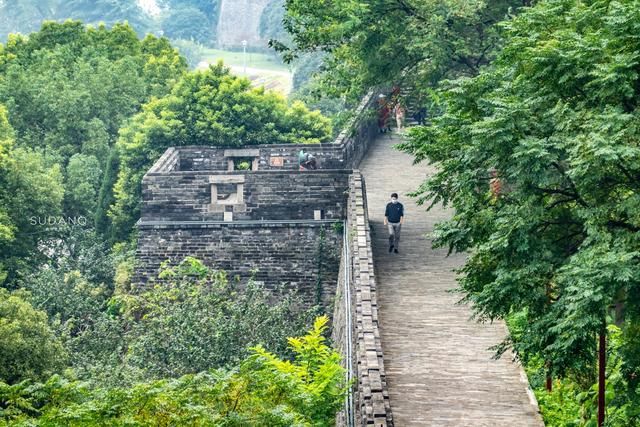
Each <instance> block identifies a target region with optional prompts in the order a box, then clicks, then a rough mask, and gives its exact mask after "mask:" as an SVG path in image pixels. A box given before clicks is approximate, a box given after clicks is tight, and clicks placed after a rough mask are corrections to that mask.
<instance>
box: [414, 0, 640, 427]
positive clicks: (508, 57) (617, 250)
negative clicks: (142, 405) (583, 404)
mask: <svg viewBox="0 0 640 427" xmlns="http://www.w3.org/2000/svg"><path fill="white" fill-rule="evenodd" d="M502 28H503V29H504V40H505V41H504V48H503V50H502V51H501V52H500V53H499V55H498V57H497V59H496V61H495V62H494V63H493V64H492V65H491V66H489V67H487V68H485V69H483V70H482V71H481V72H480V73H479V75H478V76H477V77H474V78H461V79H458V80H455V81H451V82H449V83H448V84H447V87H446V88H444V89H443V90H442V91H440V92H438V93H437V97H438V99H439V101H440V105H439V107H440V108H441V110H442V114H441V115H440V116H438V117H434V118H433V120H432V123H431V124H430V125H428V126H425V127H419V128H416V129H415V130H413V131H412V132H411V135H410V138H409V140H408V141H407V142H406V143H404V144H402V145H401V147H402V148H403V149H404V150H405V151H407V152H409V153H412V154H413V155H415V157H416V161H423V160H426V161H429V162H431V163H433V164H435V165H436V166H437V170H438V171H437V173H436V174H435V175H433V176H432V177H430V178H429V179H428V180H427V181H426V182H425V183H424V184H423V185H422V187H421V188H420V189H419V190H418V191H417V192H416V194H417V195H418V196H419V200H420V201H421V202H425V203H435V202H443V203H444V204H445V205H450V206H452V207H454V208H455V215H454V216H453V217H452V218H451V219H450V220H448V221H445V222H443V223H442V224H440V225H439V226H438V228H437V230H436V236H437V239H436V242H437V244H438V245H441V246H448V247H449V248H450V249H451V250H456V251H468V252H469V254H470V255H469V259H468V261H467V262H466V264H465V266H464V268H463V270H462V273H463V274H462V275H461V276H460V290H461V291H462V292H463V294H464V299H465V300H466V301H469V302H471V303H472V305H473V307H474V309H475V311H476V314H477V315H478V317H479V318H481V319H496V318H505V317H508V316H509V315H510V314H512V313H514V312H518V313H522V315H523V316H525V319H526V322H525V323H526V327H524V328H523V330H522V331H521V333H520V334H519V337H518V339H513V337H512V339H511V340H508V341H507V342H506V343H505V345H509V344H513V345H514V346H515V348H516V350H517V351H518V352H519V354H520V355H521V356H522V357H526V356H527V355H529V356H534V355H535V356H539V357H541V358H542V360H544V361H546V362H547V365H546V368H545V369H548V370H550V371H551V372H553V373H556V374H560V375H565V374H570V375H576V376H580V375H582V376H583V378H584V377H585V376H586V378H587V380H586V381H587V382H588V381H593V372H594V371H593V366H594V364H595V361H596V340H595V339H594V337H595V336H596V334H598V333H606V329H605V328H606V324H607V322H612V321H617V322H621V321H623V320H626V322H625V323H624V324H623V335H625V334H626V335H627V338H628V339H627V340H626V341H625V342H624V343H623V344H621V347H622V350H620V351H621V352H622V353H623V354H625V353H626V354H627V356H629V355H631V354H638V340H637V332H636V329H637V324H638V323H637V322H638V320H639V319H638V313H640V306H639V301H640V300H639V299H638V298H637V296H638V295H639V292H640V263H639V262H638V257H639V255H640V252H638V247H639V246H638V244H639V243H640V242H639V240H638V236H640V233H638V232H639V231H640V216H639V212H640V210H639V209H638V207H639V203H640V198H639V196H638V189H639V185H640V148H639V147H638V139H639V136H640V134H639V128H638V125H637V124H638V114H639V110H638V99H639V96H640V78H639V74H638V69H639V68H638V67H639V64H640V43H639V41H638V38H637V37H636V34H638V31H640V9H638V7H637V2H634V1H610V0H592V1H588V2H581V1H575V0H547V1H541V2H540V3H539V4H537V5H536V6H535V7H532V8H530V9H526V10H524V11H523V12H522V13H521V14H520V15H519V16H517V17H515V18H513V19H512V20H509V21H506V22H505V23H504V24H503V25H502ZM496 180H497V182H499V185H498V186H495V185H493V189H490V183H493V184H495V183H496ZM496 189H497V191H496ZM613 307H618V308H620V307H624V313H623V314H620V311H618V315H617V316H614V315H613V314H612V308H613ZM636 359H637V356H632V357H627V359H626V361H625V364H624V367H623V372H624V373H625V375H626V376H625V377H624V378H625V381H628V387H627V392H629V393H632V394H633V393H635V389H636V387H637V384H638V380H637V378H638V374H639V373H640V372H639V371H638V370H639V369H640V366H639V365H638V363H637V360H636ZM588 383H589V382H588ZM589 384H591V383H589ZM636 421H637V419H636Z"/></svg>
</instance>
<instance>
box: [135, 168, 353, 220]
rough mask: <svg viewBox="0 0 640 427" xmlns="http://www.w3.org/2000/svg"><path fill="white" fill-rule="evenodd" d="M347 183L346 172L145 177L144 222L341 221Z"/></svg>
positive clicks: (143, 182)
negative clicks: (226, 214)
mask: <svg viewBox="0 0 640 427" xmlns="http://www.w3.org/2000/svg"><path fill="white" fill-rule="evenodd" d="M348 179H349V171H347V170H336V171H308V172H297V171H295V172H294V171H257V172H240V171H235V172H228V173H224V172H210V173H205V172H197V173H195V172H175V173H156V174H147V175H146V176H145V177H144V179H143V181H142V197H143V204H142V221H143V222H144V221H147V220H153V221H222V220H223V219H224V212H225V211H226V212H232V213H233V221H245V220H299V219H308V220H312V219H314V218H315V216H314V214H315V211H318V210H319V211H322V218H321V219H339V220H342V219H343V218H344V216H345V213H346V210H345V209H346V200H347V192H348V188H349V183H348ZM225 181H226V182H225ZM234 181H235V182H234ZM239 193H241V194H239ZM238 194H239V195H238ZM216 195H219V196H220V200H218V198H217V197H215V196H216ZM212 198H215V200H212ZM230 198H233V200H229V199H230ZM234 201H235V202H234Z"/></svg>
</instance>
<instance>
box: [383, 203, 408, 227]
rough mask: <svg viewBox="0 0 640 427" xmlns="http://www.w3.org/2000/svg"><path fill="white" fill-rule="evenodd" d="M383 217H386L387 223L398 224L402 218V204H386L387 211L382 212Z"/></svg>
mask: <svg viewBox="0 0 640 427" xmlns="http://www.w3.org/2000/svg"><path fill="white" fill-rule="evenodd" d="M384 216H386V217H387V221H389V222H393V223H396V222H400V218H402V217H403V216H404V206H402V203H400V202H398V203H391V202H389V203H387V209H385V211H384Z"/></svg>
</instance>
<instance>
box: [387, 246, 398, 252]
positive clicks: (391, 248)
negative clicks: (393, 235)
mask: <svg viewBox="0 0 640 427" xmlns="http://www.w3.org/2000/svg"><path fill="white" fill-rule="evenodd" d="M392 250H393V245H391V246H389V253H391V251H392ZM396 252H398V251H397V250H396Z"/></svg>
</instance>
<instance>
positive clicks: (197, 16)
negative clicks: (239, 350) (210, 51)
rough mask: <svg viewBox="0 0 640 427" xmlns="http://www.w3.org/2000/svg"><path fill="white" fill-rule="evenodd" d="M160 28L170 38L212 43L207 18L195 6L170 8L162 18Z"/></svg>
mask: <svg viewBox="0 0 640 427" xmlns="http://www.w3.org/2000/svg"><path fill="white" fill-rule="evenodd" d="M162 29H163V31H164V35H165V36H166V37H169V38H170V39H183V40H192V41H196V42H198V43H204V44H212V42H213V39H214V35H213V32H212V30H213V26H212V25H211V22H210V20H209V18H208V17H207V15H205V14H204V13H203V12H202V11H200V10H199V9H197V8H195V7H189V6H181V7H177V8H172V9H170V10H169V11H168V12H167V13H166V16H165V17H164V18H163V22H162Z"/></svg>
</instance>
